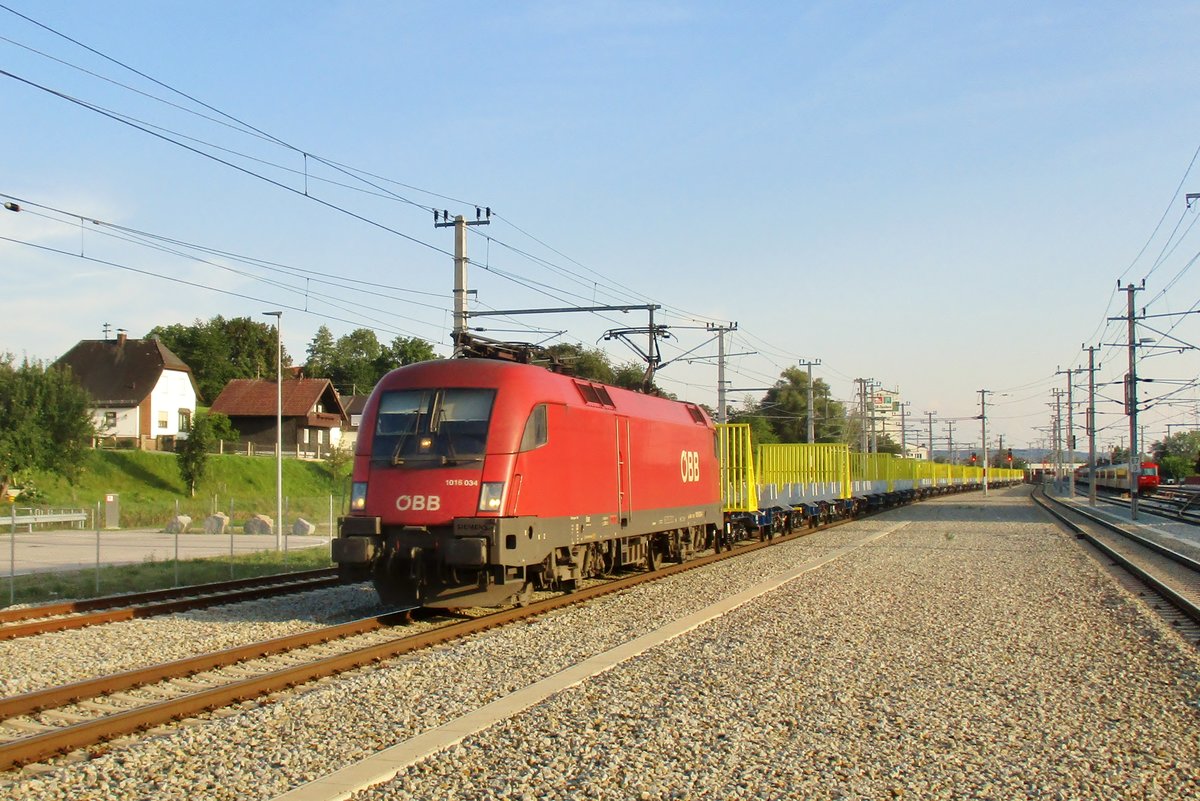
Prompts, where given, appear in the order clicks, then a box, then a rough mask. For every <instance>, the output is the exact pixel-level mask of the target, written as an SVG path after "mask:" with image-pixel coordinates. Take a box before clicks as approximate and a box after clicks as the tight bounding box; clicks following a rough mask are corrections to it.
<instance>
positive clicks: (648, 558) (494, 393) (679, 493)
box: [333, 358, 723, 607]
mask: <svg viewBox="0 0 1200 801" xmlns="http://www.w3.org/2000/svg"><path fill="white" fill-rule="evenodd" d="M714 440H715V438H714V427H713V424H712V422H711V421H710V420H709V418H708V416H707V415H706V414H705V412H704V410H703V409H701V408H700V407H699V406H696V405H695V404H692V403H683V402H678V401H672V400H666V399H663V398H659V397H654V396H650V395H643V394H640V393H637V392H631V391H627V390H624V389H619V388H617V387H612V386H607V385H603V384H598V383H595V382H593V381H588V380H584V379H579V378H574V377H571V376H567V375H562V374H559V373H555V372H551V371H550V370H547V369H544V368H542V367H537V366H532V365H528V364H517V363H513V362H506V361H500V360H494V359H478V358H468V359H447V360H441V361H432V362H423V363H421V364H414V365H409V366H406V367H401V368H399V369H397V370H393V371H392V372H390V373H389V374H388V375H387V376H385V377H384V378H383V379H382V380H381V381H380V382H379V384H378V385H377V386H376V387H375V390H374V391H373V392H372V393H371V396H370V399H369V400H368V401H367V405H366V409H365V410H364V413H363V418H362V424H361V426H360V434H359V439H358V444H357V447H356V450H355V455H354V469H353V475H352V479H351V480H352V485H351V501H350V513H349V515H348V516H347V517H344V518H342V519H341V521H340V526H339V529H340V530H339V536H338V538H337V539H335V540H334V542H333V558H334V560H335V561H336V562H337V563H338V565H339V567H340V568H341V571H342V573H343V574H344V575H346V576H347V577H361V578H364V579H365V578H367V577H370V578H371V579H373V581H374V584H375V587H376V589H377V590H378V592H379V594H380V596H381V597H382V598H383V600H384V601H385V602H388V603H394V604H401V603H412V604H420V605H423V606H431V607H463V606H474V605H493V604H499V603H505V602H510V601H518V602H520V601H522V600H524V599H527V598H528V596H529V594H530V593H531V592H532V590H533V589H534V588H547V589H550V588H570V587H571V586H573V583H574V582H576V581H578V580H579V579H582V578H585V577H588V576H593V575H599V574H601V573H604V572H607V571H609V570H613V569H615V568H617V567H621V566H627V565H635V564H640V565H646V566H649V567H652V568H653V567H655V566H657V565H658V564H659V562H661V560H662V559H664V558H667V559H673V560H680V561H682V560H684V559H686V558H688V556H690V555H691V554H692V552H694V551H696V550H700V549H703V548H705V547H708V545H709V544H710V543H711V542H712V538H713V536H714V535H715V534H716V532H717V530H718V528H719V527H720V526H721V525H722V523H723V515H722V504H721V492H720V479H719V470H718V463H717V457H716V454H715V451H714Z"/></svg>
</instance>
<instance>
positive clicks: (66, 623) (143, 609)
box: [0, 575, 344, 640]
mask: <svg viewBox="0 0 1200 801" xmlns="http://www.w3.org/2000/svg"><path fill="white" fill-rule="evenodd" d="M342 583H344V582H343V580H342V579H341V578H339V577H338V576H336V575H333V576H326V577H318V578H309V579H302V580H298V581H282V582H273V583H271V584H260V585H259V586H256V587H250V588H247V589H241V590H233V591H231V592H223V593H217V594H213V595H203V596H189V597H186V598H179V599H176V600H170V601H163V602H161V603H150V604H146V605H144V606H128V607H123V608H117V609H101V610H100V611H97V612H86V613H84V614H81V615H74V616H72V617H55V618H48V619H44V620H31V621H27V622H25V623H14V624H11V625H8V626H0V640H12V639H16V638H18V637H30V636H33V635H36V634H46V633H49V632H53V631H67V630H70V629H82V628H86V627H88V626H97V625H101V624H103V623H117V622H121V621H126V620H134V619H137V618H143V617H154V616H156V615H169V614H173V613H175V612H184V611H187V610H189V609H202V608H204V607H208V606H218V605H220V604H229V603H238V602H241V601H247V600H253V599H255V598H270V597H272V596H276V595H287V594H289V593H293V592H302V591H303V592H307V591H311V590H316V589H322V588H325V587H334V586H337V585H338V584H342Z"/></svg>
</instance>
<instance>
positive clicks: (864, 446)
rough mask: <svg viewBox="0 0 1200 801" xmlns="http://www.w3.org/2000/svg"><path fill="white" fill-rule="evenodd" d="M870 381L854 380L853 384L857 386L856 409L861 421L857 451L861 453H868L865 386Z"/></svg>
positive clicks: (864, 379)
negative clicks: (857, 401)
mask: <svg viewBox="0 0 1200 801" xmlns="http://www.w3.org/2000/svg"><path fill="white" fill-rule="evenodd" d="M870 381H872V379H870V378H856V379H854V383H856V384H858V400H859V404H858V408H859V412H860V417H861V420H862V426H861V427H860V428H861V430H860V431H859V437H858V441H859V449H860V450H861V451H862V452H863V453H870V444H869V442H868V439H867V384H868V383H869V382H870Z"/></svg>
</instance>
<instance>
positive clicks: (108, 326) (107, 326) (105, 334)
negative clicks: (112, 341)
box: [104, 323, 112, 342]
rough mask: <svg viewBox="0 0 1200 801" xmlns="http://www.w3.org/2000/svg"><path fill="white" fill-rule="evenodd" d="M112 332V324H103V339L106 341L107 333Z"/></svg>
mask: <svg viewBox="0 0 1200 801" xmlns="http://www.w3.org/2000/svg"><path fill="white" fill-rule="evenodd" d="M111 332H112V326H111V325H110V324H108V323H105V324H104V341H105V342H107V341H108V335H109V334H110V333H111Z"/></svg>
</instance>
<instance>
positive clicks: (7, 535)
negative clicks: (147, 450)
mask: <svg viewBox="0 0 1200 801" xmlns="http://www.w3.org/2000/svg"><path fill="white" fill-rule="evenodd" d="M285 540H286V545H287V549H288V550H301V549H304V548H316V547H321V546H324V547H328V545H329V538H328V537H297V536H290V535H289V536H288V537H285ZM274 549H275V537H274V536H271V535H259V534H233V535H229V534H224V535H211V534H178V535H176V534H166V533H164V532H163V531H162V530H160V529H122V530H120V531H100V532H95V531H81V530H79V529H64V530H54V531H35V532H33V533H32V534H30V533H27V532H20V531H18V532H17V533H16V534H13V533H12V532H11V531H4V530H3V527H0V577H2V576H8V575H18V576H21V575H25V574H28V573H46V572H53V571H62V570H81V569H86V568H94V567H95V566H96V564H97V562H98V563H99V564H101V565H130V564H141V563H142V562H148V561H157V562H165V561H170V560H172V559H175V558H179V559H198V558H201V557H209V556H229V555H230V554H231V553H232V554H234V555H237V554H247V553H254V552H256V551H269V550H274Z"/></svg>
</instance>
